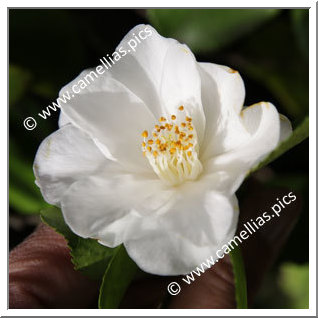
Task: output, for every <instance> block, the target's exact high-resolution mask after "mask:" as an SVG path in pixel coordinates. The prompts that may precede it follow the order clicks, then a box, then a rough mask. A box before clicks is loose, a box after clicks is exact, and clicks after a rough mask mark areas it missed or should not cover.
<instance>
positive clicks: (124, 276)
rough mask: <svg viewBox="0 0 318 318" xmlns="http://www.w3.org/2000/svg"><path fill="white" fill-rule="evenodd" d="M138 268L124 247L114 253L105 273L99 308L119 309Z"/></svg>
mask: <svg viewBox="0 0 318 318" xmlns="http://www.w3.org/2000/svg"><path fill="white" fill-rule="evenodd" d="M137 269H138V267H137V265H136V264H135V263H134V262H133V261H132V260H131V258H130V257H129V256H128V254H127V252H126V249H125V247H124V246H123V245H121V246H119V247H118V248H117V249H116V253H114V255H113V257H112V260H111V261H110V262H109V264H108V266H107V269H106V271H105V274H104V277H103V281H102V285H101V287H100V291H99V299H98V307H99V308H118V306H119V304H120V302H121V300H122V298H123V296H124V295H125V292H126V290H127V288H128V286H129V285H130V283H131V281H132V280H133V278H134V276H135V274H136V271H137Z"/></svg>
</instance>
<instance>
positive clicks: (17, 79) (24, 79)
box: [9, 65, 31, 105]
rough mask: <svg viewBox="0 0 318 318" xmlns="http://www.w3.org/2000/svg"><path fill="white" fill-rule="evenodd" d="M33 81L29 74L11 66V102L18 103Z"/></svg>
mask: <svg viewBox="0 0 318 318" xmlns="http://www.w3.org/2000/svg"><path fill="white" fill-rule="evenodd" d="M30 79H31V75H30V73H29V72H27V71H25V70H23V69H21V68H19V67H17V66H15V65H10V66H9V101H10V105H11V104H14V103H16V102H17V101H18V100H19V99H20V98H21V97H22V96H23V94H24V92H25V90H26V88H27V85H28V83H29V81H30Z"/></svg>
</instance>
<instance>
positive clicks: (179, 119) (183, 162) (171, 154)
mask: <svg viewBox="0 0 318 318" xmlns="http://www.w3.org/2000/svg"><path fill="white" fill-rule="evenodd" d="M178 110H179V114H178V116H177V115H171V117H170V118H169V119H167V118H165V117H160V119H159V122H158V124H157V125H155V127H154V129H153V131H152V132H151V134H149V133H148V131H147V130H145V131H144V132H143V133H142V137H143V142H142V151H143V154H144V156H145V157H146V158H147V159H148V160H149V163H150V164H151V166H152V168H153V170H154V171H155V173H156V174H157V175H158V177H159V178H160V179H161V180H163V181H165V182H167V183H168V184H170V185H178V184H180V183H182V182H184V181H187V180H195V179H196V178H197V177H198V175H199V174H200V173H201V171H202V164H201V162H200V160H199V158H198V155H199V144H198V138H197V133H196V130H195V127H194V126H193V123H192V118H191V117H189V116H187V114H186V113H185V110H184V107H183V106H180V107H179V108H178Z"/></svg>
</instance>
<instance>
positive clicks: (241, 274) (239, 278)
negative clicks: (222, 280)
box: [230, 246, 248, 309]
mask: <svg viewBox="0 0 318 318" xmlns="http://www.w3.org/2000/svg"><path fill="white" fill-rule="evenodd" d="M230 257H231V262H232V266H233V273H234V284H235V299H236V307H237V308H238V309H247V308H248V306H247V288H246V276H245V269H244V260H243V257H242V253H241V250H240V248H239V247H238V246H236V247H235V249H234V250H232V251H231V253H230Z"/></svg>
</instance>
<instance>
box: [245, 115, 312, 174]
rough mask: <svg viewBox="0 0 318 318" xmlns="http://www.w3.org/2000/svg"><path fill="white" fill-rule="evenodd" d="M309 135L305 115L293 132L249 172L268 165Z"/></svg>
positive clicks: (307, 119) (307, 120)
mask: <svg viewBox="0 0 318 318" xmlns="http://www.w3.org/2000/svg"><path fill="white" fill-rule="evenodd" d="M308 136H309V118H308V117H306V118H305V119H304V120H303V121H302V123H301V124H300V125H299V126H298V127H297V128H296V129H295V130H294V131H293V133H292V134H291V135H290V136H289V138H287V139H286V140H285V141H283V142H281V143H280V144H279V145H278V146H277V147H276V149H275V150H274V151H272V152H271V153H270V154H269V155H268V156H267V158H265V159H264V160H263V161H262V162H260V163H259V164H258V165H257V166H256V167H254V168H252V170H251V171H250V173H252V172H254V171H256V170H258V169H260V168H262V167H264V166H266V165H268V164H269V163H271V162H272V161H274V160H275V159H277V158H278V157H279V156H281V155H283V154H284V153H285V152H287V151H288V150H290V149H291V148H293V147H295V146H297V145H298V144H299V143H301V142H302V141H303V140H305V139H306V138H308Z"/></svg>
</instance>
